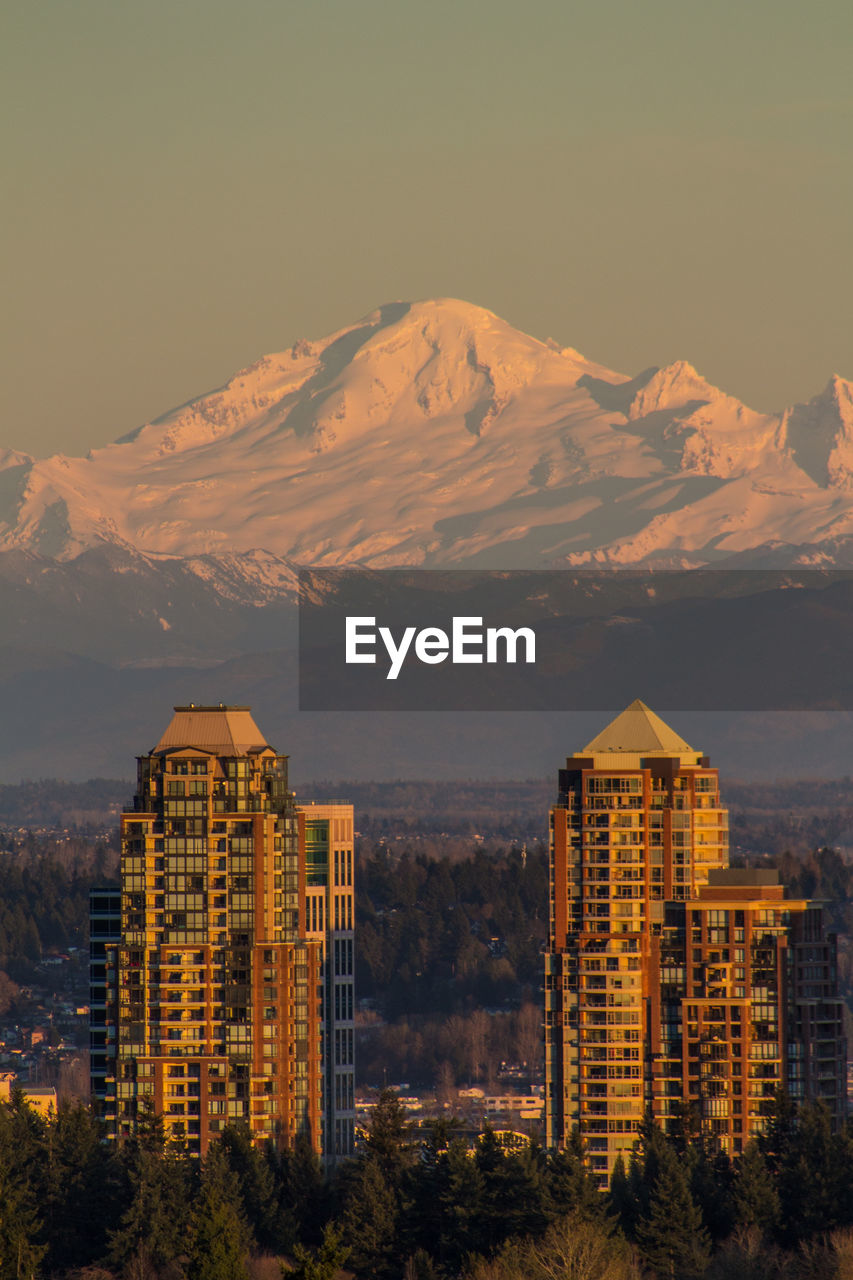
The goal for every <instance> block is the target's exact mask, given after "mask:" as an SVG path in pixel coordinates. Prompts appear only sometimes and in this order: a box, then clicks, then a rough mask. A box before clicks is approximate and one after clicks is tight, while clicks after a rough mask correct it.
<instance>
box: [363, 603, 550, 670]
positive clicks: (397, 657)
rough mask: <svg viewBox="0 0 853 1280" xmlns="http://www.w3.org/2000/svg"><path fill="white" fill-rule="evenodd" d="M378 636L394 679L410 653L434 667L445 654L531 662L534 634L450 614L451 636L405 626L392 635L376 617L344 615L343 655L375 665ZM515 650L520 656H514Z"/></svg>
mask: <svg viewBox="0 0 853 1280" xmlns="http://www.w3.org/2000/svg"><path fill="white" fill-rule="evenodd" d="M377 640H381V642H382V644H383V645H384V647H385V651H386V653H387V655H388V659H389V666H388V672H387V674H386V676H385V679H386V680H396V679H397V677H398V675H399V674H400V672H401V671H402V669H403V663H404V662H405V661H406V658H407V657H408V656H409V654H410V652H412V653H413V654H414V657H415V659H416V660H417V661H418V662H425V663H427V665H429V666H435V665H436V664H437V663H439V662H446V661H447V659H448V658H449V659H450V661H451V663H453V664H456V665H458V664H461V663H483V662H486V663H492V664H494V663H501V662H509V663H514V662H518V661H519V660H521V661H523V662H526V663H535V661H536V634H535V632H534V631H533V630H532V628H531V627H518V628H516V629H515V630H513V628H512V627H485V628H484V627H483V619H482V618H475V617H459V618H457V617H454V618H453V622H452V626H451V630H450V634H449V635H448V633H447V632H446V631H444V630H442V628H441V627H422V628H421V629H420V630H418V628H417V627H406V628H405V629H404V630H403V632H402V633H401V635H400V638H399V641H398V640H397V639H395V637H394V635H393V633H392V631H391V628H390V627H377V626H376V618H375V617H373V618H368V617H347V619H346V649H345V659H346V662H347V664H348V665H350V664H353V663H360V662H363V663H370V664H375V663H376V661H377V658H376V649H377V647H378V644H377ZM519 652H521V653H522V654H523V657H522V658H521V659H519Z"/></svg>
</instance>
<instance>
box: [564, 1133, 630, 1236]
mask: <svg viewBox="0 0 853 1280" xmlns="http://www.w3.org/2000/svg"><path fill="white" fill-rule="evenodd" d="M585 1157H586V1152H585V1150H584V1144H583V1139H582V1138H581V1136H580V1133H579V1131H578V1129H577V1127H575V1128H574V1129H573V1130H572V1135H571V1137H570V1139H569V1141H568V1143H567V1144H566V1146H565V1147H564V1148H563V1150H561V1151H554V1152H552V1153H551V1155H550V1156H549V1157H548V1170H547V1181H548V1194H549V1197H550V1202H551V1204H550V1211H551V1216H552V1217H562V1216H563V1215H565V1214H567V1213H575V1212H578V1213H581V1214H583V1215H584V1216H586V1217H595V1216H597V1215H600V1214H601V1213H603V1212H604V1209H605V1207H606V1204H605V1198H604V1196H603V1195H602V1194H601V1192H600V1191H599V1190H598V1185H597V1183H596V1181H595V1178H594V1177H593V1175H592V1173H591V1171H590V1168H589V1165H588V1164H587V1162H586V1158H585ZM620 1161H621V1157H620ZM622 1171H623V1174H624V1165H622Z"/></svg>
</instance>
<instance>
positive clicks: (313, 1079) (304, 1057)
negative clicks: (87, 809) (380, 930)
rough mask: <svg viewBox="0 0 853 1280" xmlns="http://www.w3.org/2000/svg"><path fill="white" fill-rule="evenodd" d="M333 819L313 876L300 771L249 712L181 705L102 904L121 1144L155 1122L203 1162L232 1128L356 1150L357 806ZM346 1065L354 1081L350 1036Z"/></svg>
mask: <svg viewBox="0 0 853 1280" xmlns="http://www.w3.org/2000/svg"><path fill="white" fill-rule="evenodd" d="M321 812H322V813H323V814H324V815H328V816H327V822H328V823H329V826H327V832H328V835H329V838H328V841H327V846H326V849H325V850H324V853H325V854H326V855H327V856H326V860H325V862H324V860H323V857H322V856H318V857H317V858H315V861H314V864H313V865H312V869H311V872H310V873H309V872H308V868H307V866H306V838H305V831H306V822H305V818H304V815H303V814H302V813H301V812H300V810H299V808H298V806H297V805H296V802H295V799H294V797H293V795H292V793H291V792H290V790H289V787H288V777H287V757H286V756H282V755H279V754H278V753H277V752H276V751H275V750H274V749H273V748H272V747H271V746H270V745H269V744H268V743H267V742H266V740H265V738H264V737H263V735H262V734H261V732H260V730H259V729H258V727H257V725H256V724H255V722H254V720H253V718H252V715H251V713H250V710H249V708H248V707H232V706H224V705H219V706H212V707H208V706H204V707H202V706H193V705H191V706H183V707H176V708H175V714H174V716H173V718H172V720H171V722H170V724H169V726H168V728H167V729H166V731H165V733H164V734H163V736H162V738H161V739H160V741H159V742H158V744H157V746H156V747H155V748H154V750H153V751H151V752H150V753H149V754H148V755H146V756H142V757H140V758H139V761H138V783H137V791H136V795H135V797H134V808H133V810H132V811H129V812H126V813H124V814H123V815H122V818H121V894H120V899H118V898H117V897H116V895H115V894H114V893H113V894H110V893H109V892H107V891H102V890H95V891H93V895H92V907H93V910H92V958H91V964H92V1015H91V1016H92V1049H93V1057H92V1070H93V1092H94V1094H95V1096H96V1098H97V1099H98V1100H99V1101H100V1102H101V1105H102V1107H103V1110H104V1113H105V1115H106V1118H107V1122H108V1126H109V1127H110V1128H111V1130H112V1132H113V1134H114V1135H115V1136H116V1137H118V1138H122V1137H125V1136H127V1135H128V1134H130V1133H131V1132H132V1131H133V1129H134V1127H135V1125H136V1123H137V1120H138V1118H139V1116H140V1114H141V1113H142V1111H143V1109H145V1108H153V1110H154V1111H155V1112H156V1113H158V1114H162V1115H163V1117H164V1121H165V1125H166V1129H167V1132H168V1133H170V1134H172V1135H175V1136H180V1137H182V1138H183V1139H185V1141H186V1143H187V1145H188V1148H189V1150H190V1151H191V1152H196V1153H199V1154H204V1152H205V1151H206V1150H207V1146H208V1144H209V1142H210V1140H211V1138H213V1137H214V1136H215V1135H216V1134H217V1133H219V1132H220V1131H221V1130H222V1129H223V1127H224V1126H225V1125H226V1124H228V1123H229V1122H238V1123H243V1124H245V1125H246V1126H247V1127H248V1128H249V1130H250V1132H251V1134H252V1136H253V1138H254V1139H256V1140H264V1139H273V1140H275V1141H277V1142H280V1143H284V1144H289V1143H291V1142H292V1141H293V1140H294V1139H295V1138H296V1136H297V1135H299V1134H305V1135H307V1136H308V1137H309V1139H310V1141H311V1142H312V1144H313V1145H314V1148H315V1150H317V1151H318V1153H323V1154H326V1155H327V1156H333V1155H334V1152H335V1150H336V1149H337V1151H338V1152H339V1153H345V1152H346V1151H348V1150H350V1149H351V1146H352V1136H351V1135H352V1111H351V1101H352V1100H351V1093H350V1092H347V1093H345V1094H344V1095H343V1102H344V1103H346V1104H348V1105H338V1106H336V1103H335V1094H334V1083H335V1081H334V1075H333V1074H332V1075H330V1072H329V1062H330V1060H331V1059H330V1055H333V1054H334V1046H335V1035H336V1034H338V1035H339V1034H340V1031H341V1030H342V1029H344V1023H345V1022H346V1021H347V1020H342V1019H340V1018H336V1017H335V1009H336V1005H335V998H336V993H337V990H338V988H339V987H344V986H348V996H347V1003H346V1005H345V1011H346V1013H347V1014H348V1015H349V1019H348V1027H349V1028H351V1026H352V976H351V972H352V970H351V963H350V968H349V970H348V972H347V973H346V974H344V973H343V972H342V973H341V974H339V975H336V974H335V973H334V972H333V962H334V959H335V957H337V956H339V954H340V943H341V941H342V940H343V939H346V940H347V941H348V942H349V944H350V947H349V952H348V953H347V956H346V960H347V961H349V962H351V950H352V938H353V916H352V892H353V891H352V847H353V846H352V839H353V831H352V825H353V824H352V808H351V807H350V806H348V805H345V804H338V803H336V804H335V805H334V806H333V807H332V808H329V809H328V810H327V809H325V808H324V809H322V810H321ZM341 867H343V869H344V875H345V876H346V877H347V882H346V883H343V882H340V883H339V881H341ZM309 880H311V881H312V883H311V884H310V885H309ZM318 883H321V884H322V886H323V887H322V890H321V895H325V900H326V902H328V903H331V911H330V910H329V909H328V908H326V909H325V910H324V912H323V914H322V916H318V915H317V909H316V905H315V900H316V897H317V893H318V889H317V884H318ZM342 901H343V902H344V904H345V905H344V906H343V907H341V902H342ZM116 906H118V907H119V912H118V914H116V910H115V909H116ZM336 910H337V912H338V914H337V916H336V914H335V911H336ZM341 912H342V913H343V914H341ZM341 920H343V921H344V924H343V926H341V927H336V922H337V924H338V925H339V926H340V922H341ZM330 961H332V963H330ZM340 999H341V997H340V995H338V996H337V1000H338V1004H337V1011H338V1013H340V1012H341V1004H340ZM346 1054H347V1060H346V1064H345V1066H343V1067H342V1070H341V1074H342V1075H345V1074H346V1073H349V1074H350V1075H351V1072H352V1043H351V1036H350V1039H349V1042H348V1043H347V1045H346ZM330 1084H331V1088H330ZM337 1096H338V1100H339V1101H340V1100H341V1097H342V1095H341V1093H340V1092H339V1093H338V1095H337Z"/></svg>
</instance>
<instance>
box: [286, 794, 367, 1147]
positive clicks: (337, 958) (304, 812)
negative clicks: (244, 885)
mask: <svg viewBox="0 0 853 1280" xmlns="http://www.w3.org/2000/svg"><path fill="white" fill-rule="evenodd" d="M298 815H299V835H300V847H303V848H304V850H305V921H306V936H307V938H308V939H309V940H310V941H314V942H318V943H319V944H320V946H321V948H322V954H323V972H324V977H325V981H324V985H323V999H324V1002H325V1009H326V1016H325V1018H324V1037H325V1040H324V1043H325V1051H324V1055H323V1056H324V1077H323V1088H324V1096H325V1105H324V1132H325V1134H326V1154H327V1158H328V1161H329V1162H330V1163H333V1162H334V1161H335V1160H337V1159H338V1158H339V1157H342V1156H348V1155H352V1153H353V1142H354V1135H355V991H354V973H355V931H354V920H355V899H354V892H353V872H354V866H353V862H354V845H353V812H352V805H350V804H344V803H342V802H340V801H331V802H328V803H325V804H311V803H309V804H305V805H301V806H300V808H299V810H298Z"/></svg>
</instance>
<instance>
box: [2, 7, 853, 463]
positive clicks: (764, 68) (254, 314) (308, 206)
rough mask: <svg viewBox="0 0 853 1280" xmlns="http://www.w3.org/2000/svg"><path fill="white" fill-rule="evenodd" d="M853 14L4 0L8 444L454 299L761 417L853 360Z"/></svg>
mask: <svg viewBox="0 0 853 1280" xmlns="http://www.w3.org/2000/svg"><path fill="white" fill-rule="evenodd" d="M851 47H853V7H851V6H850V4H849V0H812V3H811V4H809V5H808V6H807V5H806V4H805V3H804V2H803V0H797V3H791V2H790V0H772V2H771V0H749V2H748V3H744V0H716V2H715V0H701V2H700V0H642V3H641V2H640V0H584V2H582V3H573V2H572V0H526V2H525V3H523V4H522V3H521V2H520V0H512V2H510V0H453V2H452V3H451V2H450V0H433V2H432V3H431V4H425V3H423V2H422V0H301V2H300V3H295V2H294V0H242V2H241V3H240V4H239V5H238V4H237V3H236V0H229V2H228V3H223V0H168V2H167V0H145V3H141V4H127V3H122V2H121V0H74V2H73V3H72V2H71V0H39V3H38V4H28V3H25V2H24V0H9V2H8V3H7V4H5V5H4V6H3V17H2V29H0V81H1V82H2V86H3V88H2V93H3V95H4V96H5V98H6V102H5V104H4V110H3V113H2V125H0V128H2V131H3V143H4V148H3V152H4V164H3V176H4V179H5V181H4V183H3V187H4V197H3V214H4V235H3V276H2V289H3V297H4V302H5V305H4V307H3V328H2V334H0V352H1V353H2V357H1V358H2V388H3V395H2V419H0V446H7V447H16V448H20V449H26V450H28V451H31V452H34V453H36V454H43V453H48V452H53V451H57V450H61V451H63V452H67V453H75V452H81V451H85V450H86V449H87V448H89V447H90V446H93V445H98V444H102V443H105V442H106V441H108V440H111V439H114V438H116V437H117V436H119V435H122V434H123V433H125V432H126V431H128V430H130V429H131V428H133V427H134V426H137V425H138V424H139V423H141V422H143V421H145V420H146V419H149V418H151V417H155V416H157V415H158V414H160V413H162V412H164V411H165V410H167V409H169V408H171V407H173V406H174V405H176V404H178V403H180V402H182V401H184V400H186V399H188V398H190V397H191V396H194V395H197V394H199V393H201V392H203V391H205V390H207V389H208V388H209V387H212V386H215V385H217V384H218V383H220V382H222V381H224V380H225V379H226V378H227V377H229V376H230V375H231V374H232V373H233V372H235V371H236V370H237V369H238V368H240V367H241V366H243V365H245V364H248V363H250V362H251V361H252V360H254V359H256V358H257V357H258V356H259V355H261V354H262V353H264V352H267V351H276V350H280V349H281V348H283V347H285V346H288V345H289V344H290V343H292V342H293V341H294V340H295V339H296V338H298V337H302V336H321V335H323V334H325V333H328V332H330V331H331V330H333V329H336V328H339V327H341V326H343V325H345V324H348V323H350V322H352V321H354V320H356V319H357V318H358V317H359V316H361V315H362V314H364V313H365V312H367V311H369V310H372V309H373V308H374V307H375V306H376V305H378V304H379V303H381V302H386V301H389V300H392V299H396V298H406V299H411V298H420V297H429V296H436V295H442V294H449V295H453V296H457V297H462V298H466V299H468V300H470V301H472V302H477V303H480V304H482V305H483V306H486V307H489V308H491V309H492V310H493V311H497V312H498V313H499V314H500V315H501V316H503V317H504V318H505V319H506V320H508V321H510V323H512V324H515V325H516V326H517V327H519V328H521V329H524V330H526V331H527V332H529V333H532V334H535V335H536V336H537V337H541V338H546V337H549V336H553V337H554V338H556V339H557V340H558V341H559V342H561V343H562V344H565V345H571V346H575V347H577V348H578V349H579V350H581V351H582V352H584V353H585V354H586V355H588V356H590V357H591V358H594V359H596V360H599V361H601V362H602V363H605V364H609V365H611V366H612V367H613V368H616V369H619V370H621V371H623V372H625V373H628V374H633V373H636V372H637V371H639V370H640V369H641V368H644V367H645V366H647V365H649V364H662V363H667V362H669V361H671V360H674V359H678V358H683V359H687V360H690V361H691V362H692V363H693V364H695V365H696V366H697V367H698V368H699V369H700V371H701V372H702V373H704V374H705V376H706V377H708V378H709V379H710V380H711V381H713V382H716V383H718V384H719V385H721V386H723V387H724V388H725V389H726V390H728V391H731V392H733V393H734V394H736V395H738V396H740V397H741V398H743V399H745V400H746V401H747V402H748V403H750V404H751V405H753V406H754V407H756V408H759V409H774V408H780V407H781V406H782V405H784V404H785V403H787V402H790V401H793V400H796V399H805V398H808V397H809V396H811V395H812V394H814V393H815V392H817V391H818V390H820V389H821V388H822V386H823V385H824V383H825V382H826V380H827V378H828V376H829V375H830V374H831V373H832V372H838V373H841V374H842V375H845V376H847V377H853V253H851V236H853V165H851V149H853V148H852V147H851V144H852V143H853V85H851V77H850V51H851Z"/></svg>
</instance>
